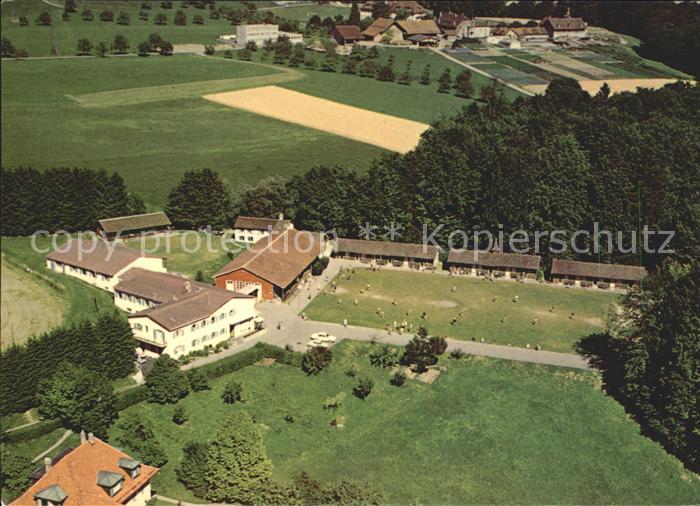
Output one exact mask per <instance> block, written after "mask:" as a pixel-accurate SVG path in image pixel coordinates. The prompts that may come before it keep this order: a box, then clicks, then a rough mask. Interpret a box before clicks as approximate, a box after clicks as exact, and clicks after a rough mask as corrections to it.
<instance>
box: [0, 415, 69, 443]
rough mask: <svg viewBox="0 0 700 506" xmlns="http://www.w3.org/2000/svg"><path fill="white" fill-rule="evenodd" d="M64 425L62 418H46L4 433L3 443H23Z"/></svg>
mask: <svg viewBox="0 0 700 506" xmlns="http://www.w3.org/2000/svg"><path fill="white" fill-rule="evenodd" d="M61 427H63V425H62V424H61V421H60V420H45V421H43V422H39V423H37V424H35V425H32V426H30V427H27V428H24V429H19V430H14V431H12V432H4V433H3V443H22V442H24V441H29V440H32V439H36V438H38V437H41V436H43V435H45V434H48V433H49V432H53V431H55V430H56V429H60V428H61Z"/></svg>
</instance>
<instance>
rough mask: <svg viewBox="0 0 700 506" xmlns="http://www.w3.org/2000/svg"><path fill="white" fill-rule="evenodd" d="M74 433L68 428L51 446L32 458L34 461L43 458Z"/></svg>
mask: <svg viewBox="0 0 700 506" xmlns="http://www.w3.org/2000/svg"><path fill="white" fill-rule="evenodd" d="M72 433H73V432H72V431H70V430H66V431H65V432H64V433H63V435H62V436H61V437H60V438H59V439H58V441H56V442H55V443H54V444H53V445H52V446H51V447H50V448H48V449H46V450H44V451H43V452H41V453H40V454H39V455H37V456H36V457H34V458H33V459H32V462H36V461H37V460H39V459H43V458H44V457H45V456H47V455H48V454H49V453H51V452H52V451H54V450H55V449H56V448H58V447H59V446H60V445H61V443H63V442H64V441H65V440H66V439H68V438H69V437H70V435H71V434H72Z"/></svg>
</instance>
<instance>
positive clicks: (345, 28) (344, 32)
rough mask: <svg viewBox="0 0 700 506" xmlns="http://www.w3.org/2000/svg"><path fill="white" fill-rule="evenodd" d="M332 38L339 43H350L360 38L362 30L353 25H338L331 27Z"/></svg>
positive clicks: (343, 44) (344, 44)
mask: <svg viewBox="0 0 700 506" xmlns="http://www.w3.org/2000/svg"><path fill="white" fill-rule="evenodd" d="M331 35H332V36H333V39H335V41H336V42H337V43H338V44H339V45H341V46H346V45H352V44H354V43H355V42H359V41H361V40H362V38H363V37H362V32H361V31H360V29H359V28H358V27H356V26H355V25H339V26H336V27H335V28H334V29H333V33H332V34H331Z"/></svg>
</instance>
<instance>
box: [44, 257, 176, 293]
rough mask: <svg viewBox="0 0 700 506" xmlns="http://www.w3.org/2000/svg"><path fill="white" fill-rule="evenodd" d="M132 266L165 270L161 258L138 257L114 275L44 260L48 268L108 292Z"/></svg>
mask: <svg viewBox="0 0 700 506" xmlns="http://www.w3.org/2000/svg"><path fill="white" fill-rule="evenodd" d="M132 267H141V268H142V269H146V270H149V271H155V272H166V269H165V264H164V260H163V259H162V258H149V257H139V258H137V259H136V260H134V261H133V262H131V263H130V264H129V265H127V266H126V267H124V268H123V269H122V270H120V271H118V272H117V273H116V274H115V275H114V276H105V275H103V274H99V273H96V272H94V271H90V270H88V269H82V268H80V267H73V266H72V265H67V264H62V263H60V262H56V261H54V260H48V259H47V260H46V268H47V269H48V270H50V271H53V272H58V273H63V274H67V275H68V276H72V277H74V278H77V279H79V280H81V281H84V282H85V283H88V284H90V285H93V286H96V287H97V288H101V289H103V290H107V291H108V292H112V291H114V285H116V284H117V283H119V276H121V275H122V274H123V273H124V272H126V271H127V270H129V269H131V268H132Z"/></svg>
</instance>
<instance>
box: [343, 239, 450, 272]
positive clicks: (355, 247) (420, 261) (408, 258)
mask: <svg viewBox="0 0 700 506" xmlns="http://www.w3.org/2000/svg"><path fill="white" fill-rule="evenodd" d="M439 253H440V250H439V249H438V248H437V247H435V246H428V245H425V244H409V243H399V242H389V241H367V240H362V239H342V238H340V239H338V240H337V241H336V243H335V246H334V248H333V255H334V256H336V257H338V258H345V259H352V260H360V261H362V262H365V263H369V262H371V261H374V262H376V263H377V264H379V265H385V264H391V265H394V266H396V267H400V266H410V267H413V268H415V269H431V270H432V269H435V268H436V267H437V263H438V255H439Z"/></svg>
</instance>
